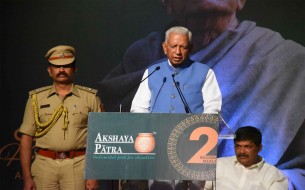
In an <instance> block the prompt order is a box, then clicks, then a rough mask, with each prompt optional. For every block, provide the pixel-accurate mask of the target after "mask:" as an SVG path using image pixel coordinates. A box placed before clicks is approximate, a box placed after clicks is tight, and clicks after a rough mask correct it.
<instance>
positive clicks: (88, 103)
mask: <svg viewBox="0 0 305 190" xmlns="http://www.w3.org/2000/svg"><path fill="white" fill-rule="evenodd" d="M96 93H97V91H96V90H94V89H91V88H88V87H82V86H78V85H73V87H72V89H71V92H70V93H69V94H68V95H66V97H65V98H62V97H60V96H59V95H58V94H57V93H56V91H55V88H54V86H47V87H43V88H39V89H36V90H33V91H31V92H30V93H29V94H30V97H29V99H28V101H27V104H26V108H25V113H24V118H23V123H22V125H21V127H20V132H21V133H23V134H27V135H30V136H34V135H35V132H36V129H37V127H36V123H35V119H34V112H33V100H32V98H31V97H32V95H33V94H37V103H38V115H39V121H40V123H45V122H47V121H49V120H50V118H51V115H52V114H53V112H54V111H55V110H56V108H57V107H58V106H59V105H60V104H61V103H63V104H64V107H66V108H67V110H68V128H67V130H63V126H64V119H63V114H62V115H61V116H60V118H59V119H58V121H57V122H56V124H55V125H54V126H53V127H52V128H51V130H50V131H49V132H48V133H47V134H46V135H44V136H42V137H39V138H37V139H36V147H38V148H43V149H49V150H54V151H70V150H78V149H83V148H85V147H86V137H87V128H88V113H89V112H101V109H102V106H101V101H100V99H99V98H98V97H97V96H96Z"/></svg>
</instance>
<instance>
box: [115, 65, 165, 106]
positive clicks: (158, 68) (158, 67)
mask: <svg viewBox="0 0 305 190" xmlns="http://www.w3.org/2000/svg"><path fill="white" fill-rule="evenodd" d="M160 69H161V67H160V66H157V67H156V68H155V70H153V71H152V72H151V73H150V74H149V75H147V77H145V78H144V79H142V80H141V81H140V82H138V83H136V84H135V85H134V86H133V87H132V88H130V89H129V90H127V91H126V93H125V94H124V95H123V96H122V98H121V103H120V112H122V103H123V100H124V98H125V96H126V95H127V94H128V93H129V92H131V91H132V90H134V89H135V88H136V87H137V86H139V85H140V84H141V83H142V82H143V81H145V80H146V79H147V78H148V77H150V76H151V75H152V74H154V73H155V72H156V71H158V70H160Z"/></svg>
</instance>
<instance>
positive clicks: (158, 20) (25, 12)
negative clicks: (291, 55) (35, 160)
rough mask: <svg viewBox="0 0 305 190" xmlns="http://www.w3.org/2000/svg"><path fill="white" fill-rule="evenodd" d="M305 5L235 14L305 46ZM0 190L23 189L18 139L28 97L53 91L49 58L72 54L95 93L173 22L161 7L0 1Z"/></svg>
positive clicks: (275, 3) (141, 1)
mask: <svg viewBox="0 0 305 190" xmlns="http://www.w3.org/2000/svg"><path fill="white" fill-rule="evenodd" d="M304 10H305V3H304V1H303V0H268V1H264V0H261V1H257V0H248V2H247V3H246V6H245V8H244V10H243V11H242V12H241V13H240V14H239V15H238V17H239V19H240V20H245V19H247V20H253V21H256V22H257V24H258V25H259V26H263V27H267V28H270V29H272V30H275V31H278V32H280V33H281V34H282V35H283V36H284V37H285V38H288V39H292V40H294V41H296V42H298V43H300V44H302V45H303V46H304V45H305V35H304V34H305V11H304ZM0 14H1V17H0V22H1V30H0V32H1V33H0V34H1V37H0V39H1V41H0V46H1V47H0V63H1V65H0V88H1V128H0V130H1V132H0V189H21V187H22V173H21V168H20V164H19V144H18V143H19V135H18V133H17V130H18V128H19V126H20V124H21V122H22V117H23V111H24V107H25V103H26V100H27V98H28V91H30V90H32V89H35V88H38V87H42V86H46V85H50V84H51V80H50V79H49V77H48V74H47V71H46V68H47V62H46V60H45V59H44V54H45V53H46V51H47V50H48V49H49V48H51V47H53V46H56V45H60V44H68V45H72V46H74V47H75V48H76V50H77V65H78V67H79V72H78V75H77V78H76V83H78V84H81V85H85V86H91V87H93V88H97V82H98V81H100V80H101V79H102V78H103V77H104V76H105V75H106V74H107V73H108V72H109V71H110V70H111V69H112V68H114V67H115V66H116V64H117V63H119V61H120V59H121V58H122V55H123V53H124V51H125V49H126V48H127V47H128V45H130V44H131V43H132V42H133V41H135V40H136V39H139V38H140V37H143V36H145V35H146V34H148V33H149V32H151V31H157V30H159V29H160V28H162V27H163V26H164V25H165V24H166V23H168V22H169V21H170V20H171V18H170V17H169V16H167V15H166V13H165V12H164V10H163V8H162V7H161V5H160V4H159V1H158V0H65V1H57V0H56V1H55V0H53V1H51V0H40V1H39V0H37V1H33V0H32V1H30V0H20V1H16V0H1V1H0Z"/></svg>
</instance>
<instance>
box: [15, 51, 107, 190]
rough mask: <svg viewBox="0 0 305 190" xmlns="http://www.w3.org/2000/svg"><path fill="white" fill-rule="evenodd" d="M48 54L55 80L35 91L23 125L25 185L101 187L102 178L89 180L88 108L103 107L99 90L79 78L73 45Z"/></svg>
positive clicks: (63, 189) (72, 189)
mask: <svg viewBox="0 0 305 190" xmlns="http://www.w3.org/2000/svg"><path fill="white" fill-rule="evenodd" d="M45 57H46V58H47V59H48V62H49V66H48V69H47V70H48V73H49V75H50V77H51V78H52V79H53V85H51V86H47V87H42V88H38V89H36V90H33V91H30V92H29V99H28V101H27V104H26V108H25V113H24V118H23V123H22V125H21V127H20V132H21V133H22V137H21V150H20V160H21V166H22V171H23V180H24V190H33V189H37V190H40V189H50V190H59V189H60V190H84V189H90V190H91V189H98V181H97V180H87V181H85V180H84V163H85V148H86V136H87V127H88V113H89V112H101V111H103V109H102V106H101V101H100V99H99V98H98V97H97V95H96V93H97V91H96V90H94V89H92V88H88V87H83V86H79V85H75V84H74V83H73V77H74V75H75V73H76V71H77V68H76V65H75V62H76V61H75V49H74V48H73V47H71V46H65V45H60V46H56V47H54V48H52V49H50V50H49V51H48V52H47V54H46V56H45ZM34 140H35V141H36V144H35V147H36V149H35V150H36V153H37V154H36V157H35V160H34V162H33V164H32V165H31V160H32V142H33V141H34Z"/></svg>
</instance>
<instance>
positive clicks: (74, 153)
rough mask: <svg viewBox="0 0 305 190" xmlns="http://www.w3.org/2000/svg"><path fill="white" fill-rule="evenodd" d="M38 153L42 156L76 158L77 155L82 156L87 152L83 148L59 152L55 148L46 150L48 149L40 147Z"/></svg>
mask: <svg viewBox="0 0 305 190" xmlns="http://www.w3.org/2000/svg"><path fill="white" fill-rule="evenodd" d="M37 153H38V154H39V155H41V156H45V157H48V158H52V159H54V160H55V159H66V158H71V159H72V158H74V157H77V156H81V155H84V154H86V149H81V150H71V151H66V152H58V151H53V150H46V149H38V150H37Z"/></svg>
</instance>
